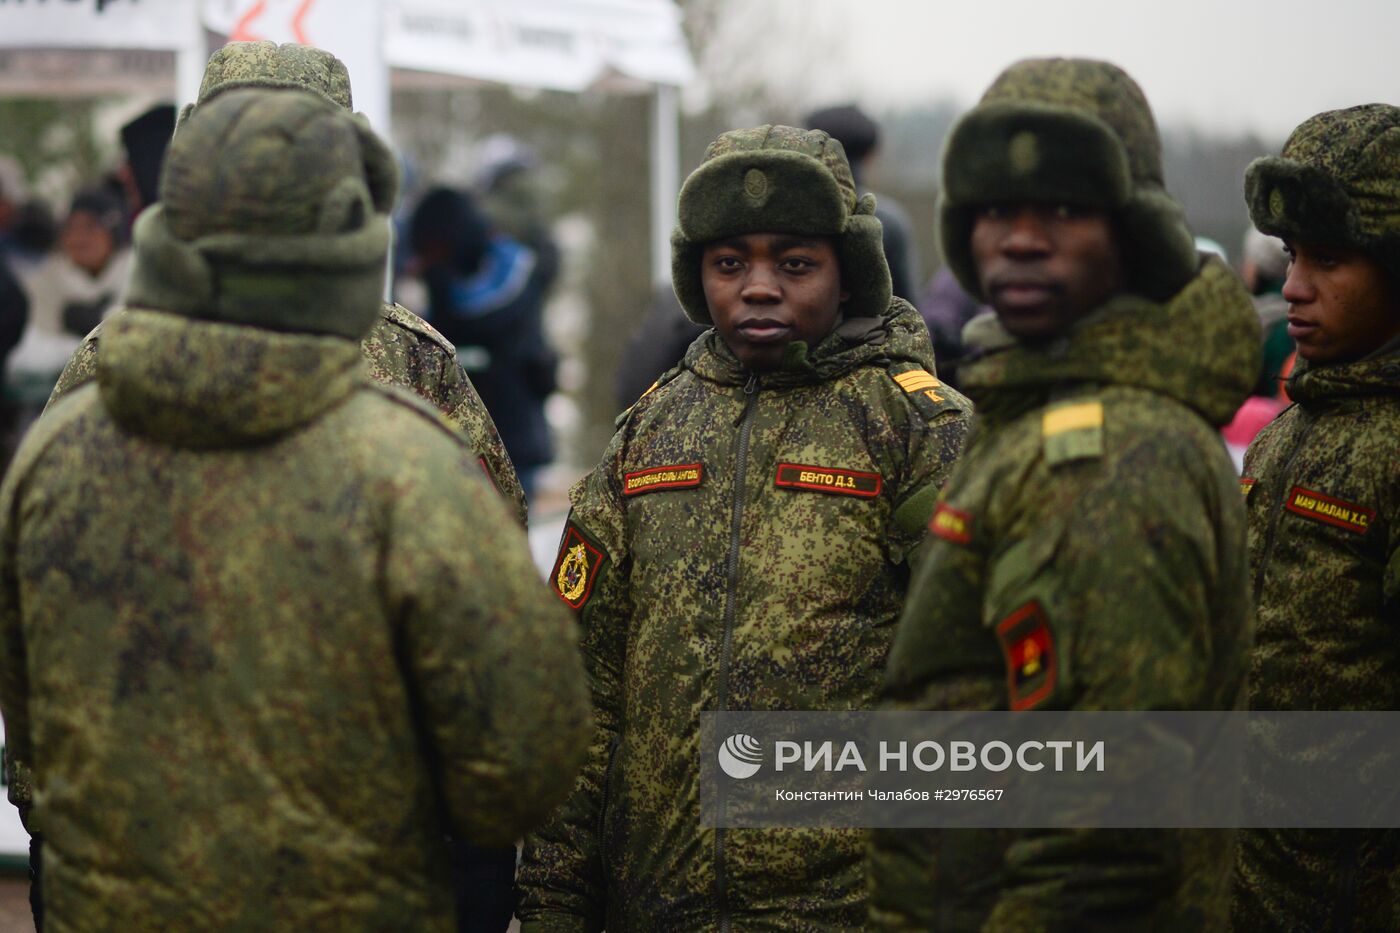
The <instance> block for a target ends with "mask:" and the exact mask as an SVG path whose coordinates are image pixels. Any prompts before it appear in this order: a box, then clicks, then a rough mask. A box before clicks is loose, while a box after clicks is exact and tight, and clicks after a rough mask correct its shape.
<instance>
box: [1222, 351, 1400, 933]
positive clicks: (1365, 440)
mask: <svg viewBox="0 0 1400 933" xmlns="http://www.w3.org/2000/svg"><path fill="white" fill-rule="evenodd" d="M1288 392H1289V395H1290V396H1291V397H1292V398H1293V400H1294V402H1295V404H1294V405H1293V406H1291V407H1290V408H1288V409H1287V410H1285V411H1284V412H1283V413H1282V414H1281V415H1279V416H1278V418H1276V419H1275V420H1274V421H1273V422H1272V423H1271V424H1270V425H1269V426H1268V427H1266V428H1265V429H1264V430H1263V431H1261V432H1260V434H1259V436H1258V437H1256V438H1255V440H1254V443H1253V444H1251V445H1250V448H1249V453H1248V454H1247V455H1246V457H1245V470H1244V478H1243V479H1242V480H1241V482H1242V484H1243V488H1244V491H1245V506H1246V510H1247V512H1248V516H1249V556H1250V563H1251V566H1252V569H1253V575H1254V576H1253V582H1254V594H1255V600H1256V603H1257V606H1258V614H1259V623H1258V631H1257V634H1256V636H1255V648H1254V655H1253V658H1252V663H1251V668H1250V705H1251V707H1253V708H1255V709H1269V710H1392V709H1400V684H1398V683H1397V681H1396V679H1395V677H1394V676H1393V674H1392V672H1393V671H1394V670H1395V668H1396V665H1397V664H1400V645H1397V642H1396V639H1395V623H1396V614H1397V606H1400V482H1397V479H1396V475H1395V470H1394V465H1395V463H1396V462H1397V459H1400V353H1398V352H1396V350H1395V349H1394V348H1393V347H1392V348H1391V350H1390V352H1383V353H1380V354H1378V355H1376V356H1374V357H1372V358H1369V359H1365V360H1362V361H1359V362H1355V363H1347V364H1342V365H1338V366H1326V367H1317V368H1308V367H1307V366H1306V364H1304V365H1303V366H1300V368H1299V370H1298V371H1297V372H1296V373H1295V375H1294V376H1293V378H1292V380H1291V381H1290V382H1289V385H1288ZM1233 922H1234V928H1235V929H1236V930H1241V931H1253V930H1261V931H1262V930H1279V929H1306V930H1318V931H1339V930H1393V929H1397V928H1400V833H1396V832H1394V831H1385V832H1374V831H1373V832H1359V831H1355V830H1346V831H1340V830H1339V831H1298V830H1260V831H1250V832H1245V833H1242V834H1241V841H1240V864H1239V871H1238V873H1237V877H1236V884H1235V904H1234V910H1233Z"/></svg>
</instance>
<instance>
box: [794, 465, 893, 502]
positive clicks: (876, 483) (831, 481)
mask: <svg viewBox="0 0 1400 933" xmlns="http://www.w3.org/2000/svg"><path fill="white" fill-rule="evenodd" d="M773 484H774V485H775V486H778V487H781V488H783V489H805V490H810V491H812V492H831V493H837V494H839V495H843V496H858V497H860V498H862V499H873V498H875V497H876V496H878V495H879V494H880V474H879V473H863V472H861V471H860V470H842V469H839V468H837V467H819V466H805V465H803V464H800V463H780V464H778V473H777V476H775V477H774V479H773Z"/></svg>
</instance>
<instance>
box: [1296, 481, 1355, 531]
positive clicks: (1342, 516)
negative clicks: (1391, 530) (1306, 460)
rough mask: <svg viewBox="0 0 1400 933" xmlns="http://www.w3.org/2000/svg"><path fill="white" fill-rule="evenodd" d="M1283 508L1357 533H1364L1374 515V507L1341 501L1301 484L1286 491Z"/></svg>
mask: <svg viewBox="0 0 1400 933" xmlns="http://www.w3.org/2000/svg"><path fill="white" fill-rule="evenodd" d="M1284 508H1286V509H1288V511H1290V512H1294V513H1296V514H1298V515H1301V516H1303V517H1304V518H1311V519H1313V520H1315V521H1319V522H1325V523H1326V524H1328V525H1335V526H1337V527H1338V528H1345V529H1346V530H1347V531H1350V532H1351V533H1353V534H1358V535H1364V534H1365V533H1366V532H1367V530H1368V529H1369V528H1370V527H1371V520H1372V519H1373V518H1375V517H1376V510H1375V509H1368V508H1366V507H1365V506H1360V505H1355V504H1353V503H1351V502H1343V501H1342V500H1341V499H1334V498H1333V497H1331V496H1328V495H1324V494H1322V493H1320V492H1314V491H1313V490H1311V489H1304V488H1303V487H1302V486H1294V487H1293V489H1292V491H1291V492H1289V493H1288V502H1287V503H1286V504H1285V505H1284Z"/></svg>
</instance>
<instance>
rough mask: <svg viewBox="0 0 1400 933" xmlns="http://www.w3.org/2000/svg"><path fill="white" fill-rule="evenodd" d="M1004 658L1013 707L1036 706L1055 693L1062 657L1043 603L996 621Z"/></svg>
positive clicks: (1015, 708)
mask: <svg viewBox="0 0 1400 933" xmlns="http://www.w3.org/2000/svg"><path fill="white" fill-rule="evenodd" d="M997 638H998V639H999V640H1000V641H1001V653H1002V657H1004V658H1005V659H1006V689H1007V695H1008V699H1009V702H1010V705H1011V708H1012V709H1013V710H1015V711H1017V712H1019V711H1021V710H1027V709H1034V708H1035V707H1036V706H1038V705H1039V704H1040V703H1041V702H1042V701H1043V700H1044V699H1045V698H1046V697H1048V696H1050V694H1052V693H1054V692H1055V681H1056V678H1057V677H1058V675H1059V659H1058V658H1057V657H1056V655H1055V639H1054V636H1053V634H1052V633H1051V631H1050V620H1049V619H1048V618H1046V615H1045V610H1044V609H1042V608H1041V607H1040V603H1039V602H1037V601H1035V600H1031V601H1030V602H1028V603H1026V604H1025V605H1024V606H1022V607H1021V608H1019V609H1017V610H1016V611H1015V612H1013V613H1011V614H1010V615H1009V616H1007V617H1006V618H1005V619H1002V620H1001V621H1000V622H998V623H997Z"/></svg>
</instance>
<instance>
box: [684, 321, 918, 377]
mask: <svg viewBox="0 0 1400 933" xmlns="http://www.w3.org/2000/svg"><path fill="white" fill-rule="evenodd" d="M873 360H882V361H889V362H896V361H904V360H907V361H909V362H911V363H917V364H918V365H919V366H920V367H922V368H923V369H925V370H927V371H928V372H930V373H933V372H934V371H935V370H934V361H933V346H932V344H931V343H929V337H928V328H927V327H926V326H925V325H924V321H923V318H921V317H919V312H918V311H916V310H914V306H913V305H911V304H910V303H909V302H907V301H905V300H904V299H902V298H894V299H892V300H891V301H890V303H889V306H888V308H887V309H886V311H885V313H884V314H882V315H880V316H879V317H853V318H846V319H845V320H843V321H842V322H841V323H840V324H838V325H836V329H835V330H833V331H832V332H831V333H830V334H828V335H827V337H826V339H824V340H823V341H822V342H821V343H819V344H817V345H816V347H815V348H809V347H808V346H807V344H806V343H805V342H802V341H795V342H793V343H790V344H788V348H787V352H786V353H785V354H784V357H783V365H782V366H781V367H780V368H779V369H777V370H774V371H771V372H765V373H760V374H759V380H760V382H761V383H762V384H763V386H764V387H765V388H770V389H779V388H791V387H794V386H801V385H815V384H816V383H819V382H826V381H828V380H830V379H835V378H837V377H839V376H843V375H845V374H846V373H848V372H850V371H851V370H853V369H855V368H857V367H859V366H863V365H865V364H867V363H870V362H871V361H873ZM681 366H682V367H684V368H685V369H689V370H690V371H692V372H694V373H695V374H696V375H697V376H699V377H700V378H701V379H707V380H709V381H710V382H718V383H720V384H721V385H743V384H744V383H746V382H747V381H748V379H749V376H750V375H751V374H750V372H749V371H748V370H747V369H745V368H744V367H743V365H742V364H741V363H740V362H739V359H738V357H736V356H735V355H734V353H733V351H732V350H730V349H729V345H728V344H726V343H725V342H724V341H723V340H722V339H721V338H720V336H719V332H718V331H716V330H715V329H714V328H711V329H710V330H708V331H706V332H705V333H703V334H701V335H700V336H699V337H697V338H696V339H695V342H694V343H692V344H691V345H690V349H689V350H687V351H686V354H685V357H684V358H683V359H682V360H681Z"/></svg>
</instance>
